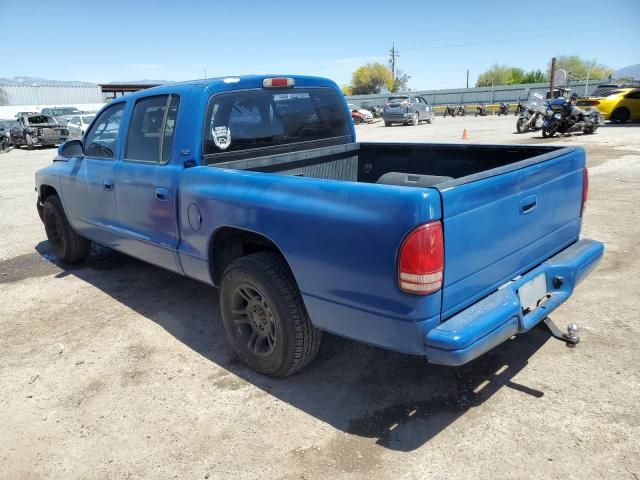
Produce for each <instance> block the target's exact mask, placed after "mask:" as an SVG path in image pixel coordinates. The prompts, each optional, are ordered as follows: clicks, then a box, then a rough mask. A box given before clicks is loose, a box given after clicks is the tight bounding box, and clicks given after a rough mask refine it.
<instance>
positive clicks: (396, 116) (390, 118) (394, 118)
mask: <svg viewBox="0 0 640 480" xmlns="http://www.w3.org/2000/svg"><path fill="white" fill-rule="evenodd" d="M412 118H413V112H409V113H384V114H383V115H382V119H383V120H384V121H385V122H408V121H409V120H411V119H412Z"/></svg>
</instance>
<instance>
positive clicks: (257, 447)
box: [0, 116, 640, 480]
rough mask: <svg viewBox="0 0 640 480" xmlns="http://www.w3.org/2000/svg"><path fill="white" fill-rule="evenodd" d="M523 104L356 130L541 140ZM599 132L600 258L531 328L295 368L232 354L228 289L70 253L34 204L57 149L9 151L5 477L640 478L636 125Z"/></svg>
mask: <svg viewBox="0 0 640 480" xmlns="http://www.w3.org/2000/svg"><path fill="white" fill-rule="evenodd" d="M514 127H515V118H514V117H513V116H509V117H507V118H495V117H488V118H477V119H475V118H469V117H467V118H446V119H442V118H438V119H437V120H436V122H435V123H434V124H433V125H420V126H417V127H392V128H385V127H383V126H382V125H381V124H379V123H378V124H375V125H368V126H362V127H358V135H359V138H360V139H361V140H363V141H364V140H367V141H369V140H396V141H403V140H409V141H445V142H446V141H461V140H460V137H461V135H462V131H463V129H464V128H467V129H468V132H469V137H470V138H469V140H467V142H470V143H472V142H484V143H491V142H495V143H542V142H543V141H546V140H542V139H541V138H540V135H539V134H526V135H516V134H513V130H514ZM553 142H554V143H559V142H562V143H567V144H572V145H584V146H585V147H586V149H587V152H588V164H589V167H590V183H591V189H590V199H589V203H588V206H587V211H586V217H585V225H584V231H583V233H584V235H585V236H587V237H591V238H595V239H599V240H601V241H604V242H605V243H606V253H605V258H604V260H603V261H602V263H601V265H600V266H599V267H598V269H597V270H596V271H595V272H594V273H592V274H591V276H590V277H589V278H588V279H587V280H586V281H585V282H584V283H583V284H581V285H580V287H579V288H578V290H577V292H576V294H575V295H574V297H573V298H572V299H570V300H569V301H568V302H567V303H566V304H565V305H563V306H562V307H561V308H560V309H558V310H557V312H556V313H555V314H554V315H553V319H554V320H555V321H556V323H558V324H559V325H561V326H565V325H566V324H568V323H570V322H576V323H578V324H579V325H580V327H581V333H582V342H581V344H580V345H579V346H578V347H577V348H575V349H569V348H567V347H566V346H565V345H564V344H562V343H561V342H558V341H556V340H553V339H549V338H548V335H547V334H546V333H544V332H543V331H539V330H536V331H533V332H531V333H529V334H526V335H524V336H521V337H518V338H516V339H515V340H512V341H509V342H507V343H506V344H504V345H502V346H500V347H498V348H496V349H495V350H494V351H492V352H491V353H489V354H488V355H486V356H484V357H482V358H481V359H479V360H477V361H475V362H473V363H472V364H470V365H468V366H466V367H463V368H458V369H451V368H444V367H438V366H431V365H428V364H426V363H425V361H424V360H423V359H422V358H418V357H411V356H405V355H399V354H396V353H391V352H387V351H384V350H380V349H377V348H372V347H368V346H364V345H360V344H357V343H353V342H350V341H347V340H343V339H340V338H336V337H332V336H329V335H326V336H325V337H324V342H323V345H322V347H321V350H320V354H319V356H318V358H317V359H316V360H315V362H313V363H312V364H311V365H310V366H309V367H308V368H306V369H305V370H303V371H302V372H301V373H300V374H297V375H295V376H293V377H290V378H288V379H285V380H280V381H276V380H271V379H267V378H264V377H261V376H259V375H257V374H254V373H253V372H252V371H250V370H248V369H247V368H245V367H243V366H242V365H241V364H240V363H238V362H237V361H236V359H235V358H234V356H233V354H232V352H231V350H230V348H229V347H228V346H227V343H226V341H225V338H224V333H223V330H222V325H221V321H220V319H219V316H218V294H217V291H216V290H215V289H212V288H210V287H207V286H205V285H202V284H199V283H197V282H195V281H191V280H188V279H185V278H182V277H179V276H177V275H174V274H172V273H169V272H166V271H164V270H161V269H158V268H155V267H152V266H149V265H146V264H143V263H141V262H138V261H136V260H133V259H131V258H128V257H125V256H123V255H120V254H117V253H113V252H110V251H106V250H105V249H94V251H93V253H92V257H91V259H90V261H89V262H88V263H87V264H85V265H83V266H80V267H77V268H73V269H68V268H64V267H62V266H60V265H58V264H57V263H56V260H55V258H54V257H53V256H52V255H51V253H50V250H49V248H48V245H47V242H46V240H45V235H44V230H43V228H42V226H41V224H40V221H39V219H38V217H37V214H36V211H35V201H36V196H35V193H34V191H33V174H34V172H35V171H36V170H37V169H38V168H40V167H42V166H44V165H47V164H48V163H49V162H50V161H51V158H52V156H53V154H54V151H53V150H51V149H47V150H37V151H32V152H28V151H22V150H21V151H12V152H10V153H8V154H5V155H0V231H1V232H2V240H1V243H0V332H1V335H0V425H1V428H2V430H1V433H0V478H3V479H12V480H13V479H21V478H30V479H31V478H36V479H37V478H56V479H60V478H74V479H75V478H77V479H87V478H113V479H122V478H127V479H136V478H159V479H160V478H161V479H164V478H179V479H183V478H190V479H197V478H230V477H232V476H233V477H234V478H276V479H279V478H297V479H305V478H306V479H311V478H349V479H351V478H363V479H364V478H366V479H371V478H394V479H395V478H406V479H427V478H428V479H449V478H456V479H466V478H469V479H474V480H477V479H480V478H509V479H514V478H536V479H537V478H558V479H569V478H574V479H585V478H589V479H617V478H622V479H632V480H633V479H636V480H637V479H638V478H639V477H640V455H639V454H638V452H640V384H639V381H640V367H639V365H640V349H639V348H638V338H639V334H640V294H639V293H638V292H640V260H639V258H640V256H639V255H638V254H639V253H640V252H639V250H640V248H639V240H638V239H639V238H640V226H639V225H640V215H639V213H640V207H639V205H640V125H638V124H636V125H629V126H622V127H616V126H606V127H603V128H601V129H600V130H599V131H598V133H597V134H596V135H592V136H586V137H582V136H578V135H577V136H574V137H568V138H561V139H554V140H553Z"/></svg>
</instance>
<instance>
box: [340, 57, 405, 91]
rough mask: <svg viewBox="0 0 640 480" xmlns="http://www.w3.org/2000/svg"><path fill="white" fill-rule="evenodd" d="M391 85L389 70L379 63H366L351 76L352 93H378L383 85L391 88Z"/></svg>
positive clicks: (391, 78)
mask: <svg viewBox="0 0 640 480" xmlns="http://www.w3.org/2000/svg"><path fill="white" fill-rule="evenodd" d="M393 86H394V81H393V76H392V75H391V70H389V69H388V68H387V67H385V66H384V65H382V64H381V63H367V64H366V65H363V66H362V67H360V68H358V69H357V70H356V71H355V72H353V75H352V76H351V87H352V94H353V95H368V94H371V93H380V90H381V89H382V88H383V87H385V88H387V89H388V90H392V89H393Z"/></svg>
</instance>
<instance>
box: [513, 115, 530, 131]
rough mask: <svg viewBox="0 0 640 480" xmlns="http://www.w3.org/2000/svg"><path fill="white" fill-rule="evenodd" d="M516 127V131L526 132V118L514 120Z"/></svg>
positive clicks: (527, 125) (527, 126)
mask: <svg viewBox="0 0 640 480" xmlns="http://www.w3.org/2000/svg"><path fill="white" fill-rule="evenodd" d="M516 129H517V130H518V133H526V132H527V131H528V130H529V124H528V122H527V119H526V118H524V117H520V118H519V119H518V121H517V122H516Z"/></svg>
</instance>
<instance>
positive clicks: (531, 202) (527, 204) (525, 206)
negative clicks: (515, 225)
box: [520, 195, 538, 215]
mask: <svg viewBox="0 0 640 480" xmlns="http://www.w3.org/2000/svg"><path fill="white" fill-rule="evenodd" d="M537 206H538V197H537V196H535V195H531V196H530V197H527V198H525V199H523V200H521V201H520V214H521V215H526V214H527V213H531V212H533V210H535V208H536V207H537Z"/></svg>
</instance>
